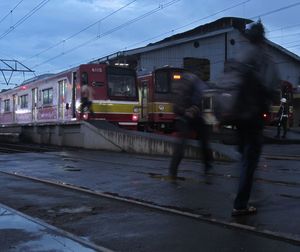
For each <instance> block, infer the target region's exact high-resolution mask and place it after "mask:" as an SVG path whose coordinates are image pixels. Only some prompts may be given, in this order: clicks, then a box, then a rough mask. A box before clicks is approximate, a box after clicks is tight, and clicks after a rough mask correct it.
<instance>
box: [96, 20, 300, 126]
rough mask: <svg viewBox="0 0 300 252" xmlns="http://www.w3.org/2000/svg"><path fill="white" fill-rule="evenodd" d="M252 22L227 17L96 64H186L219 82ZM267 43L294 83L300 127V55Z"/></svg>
mask: <svg viewBox="0 0 300 252" xmlns="http://www.w3.org/2000/svg"><path fill="white" fill-rule="evenodd" d="M251 22H253V21H252V20H249V19H243V18H236V17H224V18H221V19H218V20H216V21H214V22H211V23H208V24H205V25H201V26H198V27H196V28H194V29H191V30H188V31H186V32H183V33H178V34H175V35H172V36H170V37H167V38H165V39H163V40H160V41H158V42H155V43H151V44H148V45H147V46H144V47H141V48H136V49H132V50H127V51H120V52H117V53H115V54H112V55H108V56H106V57H103V58H100V59H97V60H95V61H93V63H101V62H109V63H110V64H115V65H126V66H129V67H131V68H134V69H136V70H137V72H138V73H139V72H143V73H145V72H151V71H153V70H154V69H156V68H160V67H164V66H172V67H184V68H186V69H190V70H192V71H194V72H196V73H198V75H199V76H200V77H201V78H202V79H203V80H205V81H209V82H215V81H217V80H218V78H219V77H220V75H221V73H223V71H224V63H225V62H226V61H227V60H228V59H231V58H235V57H236V56H237V55H238V54H239V53H240V52H241V51H242V50H244V49H245V48H246V47H247V46H249V41H248V40H247V38H246V37H245V36H244V35H243V32H244V30H245V28H246V25H247V24H249V23H251ZM265 44H266V48H267V50H268V53H269V54H270V55H272V57H273V58H274V61H275V62H276V64H277V66H278V70H279V72H280V77H281V80H282V81H285V82H288V83H290V84H291V86H292V88H293V90H294V93H293V104H292V105H293V112H294V113H293V115H294V120H293V126H300V57H299V56H298V55H296V54H294V53H292V52H290V51H288V50H287V49H285V48H283V47H281V46H279V45H278V44H276V43H273V42H271V41H270V40H266V41H265Z"/></svg>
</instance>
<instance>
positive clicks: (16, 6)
mask: <svg viewBox="0 0 300 252" xmlns="http://www.w3.org/2000/svg"><path fill="white" fill-rule="evenodd" d="M23 1H24V0H20V1H19V2H18V3H17V4H16V5H15V7H13V8H12V9H11V10H10V11H9V12H8V13H7V14H6V15H5V16H4V17H3V18H1V19H0V23H2V22H3V21H4V20H5V19H6V18H7V17H8V16H9V15H11V14H12V13H13V11H14V10H15V9H17V8H18V6H19V5H20V4H21V3H22V2H23Z"/></svg>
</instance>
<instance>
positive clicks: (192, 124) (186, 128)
mask: <svg viewBox="0 0 300 252" xmlns="http://www.w3.org/2000/svg"><path fill="white" fill-rule="evenodd" d="M176 129H177V131H178V136H179V140H178V142H177V143H176V144H175V148H174V152H173V156H172V160H171V163H170V166H169V175H170V176H172V177H176V176H177V171H178V166H179V164H180V162H181V160H182V158H183V155H184V147H185V144H186V140H187V138H188V137H189V136H190V135H191V132H193V131H194V132H195V133H196V134H197V138H198V139H199V141H200V144H201V148H202V156H203V162H204V165H205V168H206V169H208V168H210V166H211V162H212V151H211V149H210V147H209V128H208V125H206V124H205V122H204V120H203V119H202V118H196V119H193V120H191V119H185V118H181V119H179V120H177V122H176Z"/></svg>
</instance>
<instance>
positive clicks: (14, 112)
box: [12, 94, 17, 122]
mask: <svg viewBox="0 0 300 252" xmlns="http://www.w3.org/2000/svg"><path fill="white" fill-rule="evenodd" d="M16 109H17V95H16V94H14V95H13V107H12V119H13V122H16Z"/></svg>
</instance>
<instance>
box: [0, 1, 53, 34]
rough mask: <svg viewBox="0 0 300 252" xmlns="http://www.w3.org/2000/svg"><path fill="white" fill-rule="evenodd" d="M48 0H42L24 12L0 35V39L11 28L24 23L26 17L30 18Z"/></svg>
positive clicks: (9, 31)
mask: <svg viewBox="0 0 300 252" xmlns="http://www.w3.org/2000/svg"><path fill="white" fill-rule="evenodd" d="M49 1H50V0H43V1H41V2H40V3H39V4H38V5H36V6H35V7H34V8H33V9H32V10H31V11H29V12H28V13H27V14H25V15H24V16H23V17H22V18H20V19H19V20H18V21H17V22H16V23H15V24H14V25H12V26H11V27H10V28H9V29H7V30H6V31H5V32H3V33H2V34H1V35H0V39H2V38H4V37H6V36H7V35H8V34H9V33H11V32H12V31H13V30H15V29H16V28H17V27H18V26H19V25H21V24H22V23H24V22H25V21H26V20H27V19H28V18H30V17H31V16H32V15H33V14H34V13H36V12H37V11H38V10H40V9H41V8H42V7H43V6H44V5H46V4H47V3H48V2H49Z"/></svg>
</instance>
